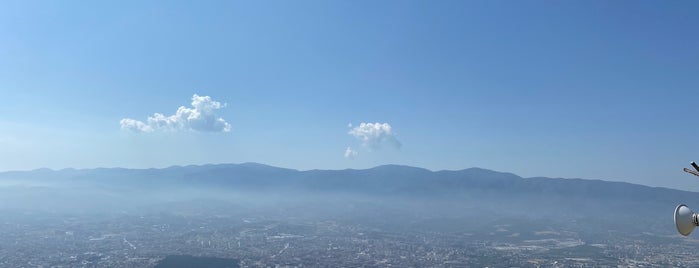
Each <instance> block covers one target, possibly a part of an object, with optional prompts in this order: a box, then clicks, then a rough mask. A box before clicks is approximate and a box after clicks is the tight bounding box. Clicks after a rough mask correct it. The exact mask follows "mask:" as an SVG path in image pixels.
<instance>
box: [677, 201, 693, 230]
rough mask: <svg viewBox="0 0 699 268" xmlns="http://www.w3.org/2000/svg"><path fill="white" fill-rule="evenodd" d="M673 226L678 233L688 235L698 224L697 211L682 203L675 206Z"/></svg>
mask: <svg viewBox="0 0 699 268" xmlns="http://www.w3.org/2000/svg"><path fill="white" fill-rule="evenodd" d="M675 226H676V227H677V231H678V232H680V234H682V235H684V236H688V235H689V234H691V233H692V231H693V230H694V228H695V227H697V226H699V218H698V215H697V213H695V212H694V211H692V210H691V209H690V208H689V207H687V206H685V205H684V204H682V205H679V206H677V208H675Z"/></svg>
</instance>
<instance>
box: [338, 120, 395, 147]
mask: <svg viewBox="0 0 699 268" xmlns="http://www.w3.org/2000/svg"><path fill="white" fill-rule="evenodd" d="M347 134H350V135H352V136H354V137H355V138H357V139H359V140H361V141H362V145H363V146H365V147H369V148H371V149H380V148H381V146H382V145H383V144H389V145H390V146H392V147H394V148H396V149H399V148H400V146H401V143H400V142H399V141H398V139H396V133H395V132H393V128H392V127H391V125H390V124H388V123H361V124H359V126H357V127H354V128H352V129H351V130H350V131H349V132H347Z"/></svg>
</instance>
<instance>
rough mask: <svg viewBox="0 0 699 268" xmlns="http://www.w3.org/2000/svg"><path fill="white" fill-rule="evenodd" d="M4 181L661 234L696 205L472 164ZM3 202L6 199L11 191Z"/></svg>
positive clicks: (56, 174) (260, 168)
mask: <svg viewBox="0 0 699 268" xmlns="http://www.w3.org/2000/svg"><path fill="white" fill-rule="evenodd" d="M13 184H14V185H19V186H18V187H24V188H22V189H19V188H18V192H17V194H19V195H22V196H26V195H35V196H37V198H39V197H41V196H46V195H51V196H52V197H51V198H57V199H60V200H62V201H66V200H70V199H71V195H74V194H87V195H89V194H93V195H91V196H92V197H91V198H101V199H104V200H105V201H104V202H107V203H108V204H109V202H114V201H113V200H114V199H113V197H114V196H146V197H147V196H151V195H152V194H154V193H159V194H165V195H168V194H176V193H188V192H191V193H197V192H209V191H208V190H214V191H211V193H213V192H215V193H217V194H222V195H224V196H228V195H236V193H245V194H257V195H258V196H262V197H263V198H264V197H266V196H272V197H284V198H290V200H294V199H298V198H315V199H320V200H323V199H324V198H334V197H335V196H336V197H337V198H341V197H343V196H345V197H346V196H355V197H356V198H359V199H356V200H364V198H365V197H366V200H373V201H367V202H375V204H377V205H379V206H381V205H382V204H383V205H386V204H412V206H413V207H415V206H416V207H421V204H431V206H432V207H439V208H440V210H442V211H451V212H452V213H461V214H463V213H471V215H473V218H474V219H487V218H492V217H494V216H493V215H491V214H495V213H497V214H501V215H510V216H511V217H514V218H518V219H524V218H538V219H543V220H545V221H547V220H551V219H555V220H558V221H572V222H580V224H583V225H586V224H588V223H595V224H596V223H597V222H608V225H609V226H616V227H614V228H619V229H625V230H628V229H629V228H631V227H630V225H629V224H628V223H633V224H631V225H632V228H636V229H637V230H639V231H640V230H645V228H654V229H655V230H663V231H664V232H667V233H670V232H671V231H672V230H674V226H673V222H672V217H671V213H672V211H673V209H674V207H675V206H677V204H680V203H687V204H688V205H690V207H697V206H693V205H694V204H692V203H691V202H696V201H699V193H696V192H687V191H680V190H674V189H668V188H661V187H649V186H643V185H637V184H631V183H626V182H610V181H602V180H585V179H560V178H545V177H534V178H522V177H520V176H517V175H515V174H512V173H506V172H497V171H492V170H487V169H481V168H469V169H463V170H442V171H430V170H427V169H423V168H416V167H410V166H399V165H384V166H377V167H373V168H369V169H343V170H304V171H300V170H294V169H287V168H279V167H274V166H268V165H263V164H257V163H243V164H211V165H190V166H172V167H167V168H162V169H154V168H151V169H126V168H95V169H62V170H49V169H39V170H33V171H11V172H2V173H0V186H3V185H4V186H7V185H13ZM21 185H24V186H21ZM32 187H35V188H36V190H32V189H34V188H32ZM4 189H6V190H5V191H6V193H8V194H13V193H14V191H13V190H7V189H10V188H4ZM68 193H70V194H68ZM1 198H2V196H0V199H1ZM8 198H9V197H8ZM337 198H336V199H337ZM7 200H9V201H12V199H11V198H9V199H7ZM76 200H77V199H76ZM0 201H1V200H0ZM9 201H7V202H9ZM319 202H323V201H319ZM316 205H320V204H316ZM30 207H38V206H30ZM406 207H410V206H407V205H406ZM426 207H429V206H426ZM489 215H491V216H489ZM576 219H577V220H576Z"/></svg>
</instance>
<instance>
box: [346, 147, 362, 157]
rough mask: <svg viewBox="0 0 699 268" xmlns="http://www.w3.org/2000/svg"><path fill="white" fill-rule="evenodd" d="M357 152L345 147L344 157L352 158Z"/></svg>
mask: <svg viewBox="0 0 699 268" xmlns="http://www.w3.org/2000/svg"><path fill="white" fill-rule="evenodd" d="M358 154H359V153H358V152H357V151H355V150H352V147H347V149H346V150H345V157H347V158H354V157H355V156H357V155H358Z"/></svg>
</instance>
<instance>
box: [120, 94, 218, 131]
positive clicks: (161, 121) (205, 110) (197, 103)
mask: <svg viewBox="0 0 699 268" xmlns="http://www.w3.org/2000/svg"><path fill="white" fill-rule="evenodd" d="M191 105H192V106H191V107H184V106H180V108H178V109H177V111H176V112H175V114H173V115H170V116H165V115H163V114H161V113H154V114H153V116H149V117H148V119H147V120H146V122H143V121H139V120H135V119H131V118H124V119H121V121H119V124H120V125H121V129H124V130H130V131H134V132H153V131H156V130H163V131H181V130H192V131H202V132H229V131H231V129H232V127H231V124H229V123H228V122H226V120H224V119H223V118H221V117H218V116H217V115H216V113H215V112H214V111H215V110H218V109H221V108H224V107H226V104H225V103H224V104H221V103H220V102H218V101H214V100H213V99H211V97H209V96H199V95H197V94H194V95H193V96H192V103H191Z"/></svg>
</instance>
